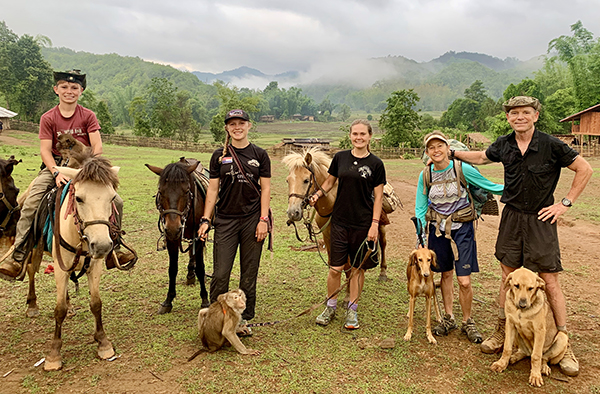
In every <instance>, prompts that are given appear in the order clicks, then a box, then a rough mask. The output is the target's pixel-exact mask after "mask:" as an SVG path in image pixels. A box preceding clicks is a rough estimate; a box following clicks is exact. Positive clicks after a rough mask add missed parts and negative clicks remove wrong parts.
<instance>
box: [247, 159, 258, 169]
mask: <svg viewBox="0 0 600 394" xmlns="http://www.w3.org/2000/svg"><path fill="white" fill-rule="evenodd" d="M248 165H249V166H252V167H257V168H258V167H260V163H259V162H258V160H256V159H252V160H248Z"/></svg>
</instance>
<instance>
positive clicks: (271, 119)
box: [260, 115, 275, 122]
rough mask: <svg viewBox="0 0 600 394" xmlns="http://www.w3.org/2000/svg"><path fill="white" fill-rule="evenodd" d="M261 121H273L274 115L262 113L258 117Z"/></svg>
mask: <svg viewBox="0 0 600 394" xmlns="http://www.w3.org/2000/svg"><path fill="white" fill-rule="evenodd" d="M260 121H261V122H275V115H263V116H261V117H260Z"/></svg>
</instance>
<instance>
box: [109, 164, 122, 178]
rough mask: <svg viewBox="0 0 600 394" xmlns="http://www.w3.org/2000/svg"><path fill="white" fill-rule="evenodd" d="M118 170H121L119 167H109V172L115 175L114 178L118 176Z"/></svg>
mask: <svg viewBox="0 0 600 394" xmlns="http://www.w3.org/2000/svg"><path fill="white" fill-rule="evenodd" d="M120 169H121V167H117V166H112V167H110V170H111V171H112V173H113V174H115V176H117V175H119V170H120Z"/></svg>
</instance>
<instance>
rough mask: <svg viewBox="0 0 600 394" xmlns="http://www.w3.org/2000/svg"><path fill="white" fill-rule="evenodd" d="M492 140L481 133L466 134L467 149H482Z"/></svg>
mask: <svg viewBox="0 0 600 394" xmlns="http://www.w3.org/2000/svg"><path fill="white" fill-rule="evenodd" d="M491 143H492V141H490V139H489V138H488V137H486V136H485V135H483V134H481V133H469V134H467V146H468V147H469V149H483V148H485V147H488V146H489V145H490V144H491Z"/></svg>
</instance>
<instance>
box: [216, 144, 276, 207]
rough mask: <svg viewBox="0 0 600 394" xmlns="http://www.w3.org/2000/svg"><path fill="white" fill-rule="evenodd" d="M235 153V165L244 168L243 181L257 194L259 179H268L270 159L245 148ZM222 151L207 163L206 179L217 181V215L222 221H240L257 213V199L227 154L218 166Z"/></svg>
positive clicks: (255, 149)
mask: <svg viewBox="0 0 600 394" xmlns="http://www.w3.org/2000/svg"><path fill="white" fill-rule="evenodd" d="M229 149H235V153H236V154H237V157H238V159H239V161H240V162H241V163H242V166H243V167H244V168H243V170H244V172H245V174H246V178H248V179H249V180H250V182H252V183H253V184H254V186H256V188H257V189H258V190H259V191H260V183H259V180H260V178H270V177H271V159H269V155H268V154H267V151H265V150H264V149H262V148H260V147H258V146H256V145H254V144H249V145H248V146H247V147H245V148H243V149H236V148H233V147H230V148H228V151H229ZM222 154H223V148H219V149H217V150H216V151H214V153H213V155H212V158H211V159H210V177H211V179H213V178H219V181H220V183H219V201H218V202H217V215H218V216H220V217H224V218H234V217H244V216H248V215H252V214H255V213H256V212H259V211H260V195H259V194H258V193H256V190H254V187H252V185H250V184H249V183H248V181H246V178H244V175H242V173H240V170H239V168H238V167H237V164H236V163H235V161H234V160H233V157H231V154H227V155H225V157H223V160H222V162H221V163H219V158H220V157H221V155H222Z"/></svg>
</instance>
